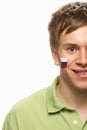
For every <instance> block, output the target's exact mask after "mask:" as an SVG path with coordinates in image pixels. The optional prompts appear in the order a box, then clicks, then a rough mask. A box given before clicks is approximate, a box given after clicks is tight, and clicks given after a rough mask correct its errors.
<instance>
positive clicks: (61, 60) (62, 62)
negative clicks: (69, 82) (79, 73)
mask: <svg viewBox="0 0 87 130" xmlns="http://www.w3.org/2000/svg"><path fill="white" fill-rule="evenodd" d="M60 62H61V67H62V68H66V67H67V58H65V57H61V58H60Z"/></svg>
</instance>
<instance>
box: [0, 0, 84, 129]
mask: <svg viewBox="0 0 87 130" xmlns="http://www.w3.org/2000/svg"><path fill="white" fill-rule="evenodd" d="M72 1H75V0H67V1H66V0H0V129H1V128H2V124H3V121H4V119H5V116H6V115H7V113H8V111H9V110H10V109H11V108H12V106H13V105H14V104H15V103H16V102H17V101H19V100H21V99H23V98H25V97H27V96H29V95H31V94H32V93H34V92H35V91H38V90H39V89H42V88H44V87H46V86H48V85H50V84H51V83H52V81H53V79H54V78H55V76H56V75H58V74H59V68H58V67H56V66H55V65H54V61H53V59H52V56H51V52H50V46H49V35H48V27H47V26H48V22H49V20H50V18H51V14H52V13H53V12H54V11H56V10H57V9H58V7H59V6H61V5H62V4H65V3H68V2H72ZM81 1H82V0H81ZM84 1H85V0H84Z"/></svg>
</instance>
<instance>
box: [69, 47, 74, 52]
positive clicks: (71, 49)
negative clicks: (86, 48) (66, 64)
mask: <svg viewBox="0 0 87 130" xmlns="http://www.w3.org/2000/svg"><path fill="white" fill-rule="evenodd" d="M67 50H68V51H70V52H75V51H76V48H75V47H69V48H68V49H67Z"/></svg>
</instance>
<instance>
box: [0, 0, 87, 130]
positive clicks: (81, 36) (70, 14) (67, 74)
mask: <svg viewBox="0 0 87 130" xmlns="http://www.w3.org/2000/svg"><path fill="white" fill-rule="evenodd" d="M48 30H49V34H50V35H49V36H50V46H51V51H52V55H53V58H54V62H55V65H57V66H60V76H59V77H56V78H55V80H54V82H53V84H52V85H51V86H49V87H47V88H44V89H43V90H40V91H39V92H36V93H35V94H33V95H32V96H31V97H28V98H27V99H24V100H22V101H20V102H19V103H17V104H16V105H15V106H14V107H13V108H12V110H11V111H10V112H9V113H8V115H7V117H6V119H5V122H4V125H3V130H87V2H75V3H70V4H67V5H65V6H63V7H62V8H60V9H59V10H58V11H56V12H55V13H54V14H53V15H52V19H51V21H50V23H49V25H48Z"/></svg>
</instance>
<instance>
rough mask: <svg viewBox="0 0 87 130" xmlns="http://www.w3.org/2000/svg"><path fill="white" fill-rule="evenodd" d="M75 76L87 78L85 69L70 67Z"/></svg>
mask: <svg viewBox="0 0 87 130" xmlns="http://www.w3.org/2000/svg"><path fill="white" fill-rule="evenodd" d="M71 70H72V72H73V73H74V74H75V76H76V77H77V78H80V79H87V69H71Z"/></svg>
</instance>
